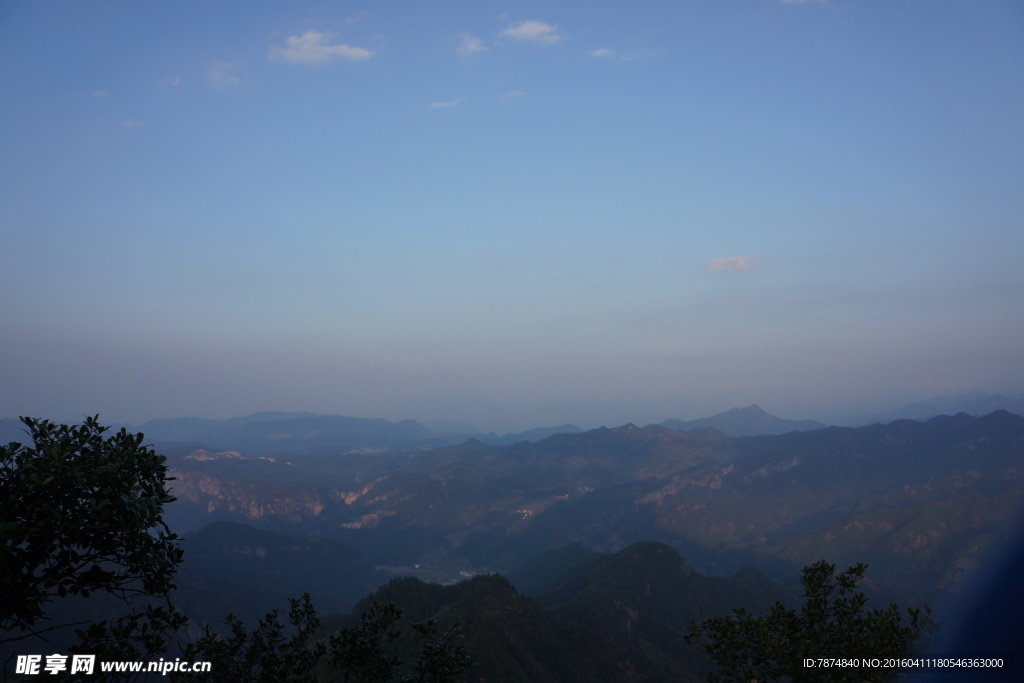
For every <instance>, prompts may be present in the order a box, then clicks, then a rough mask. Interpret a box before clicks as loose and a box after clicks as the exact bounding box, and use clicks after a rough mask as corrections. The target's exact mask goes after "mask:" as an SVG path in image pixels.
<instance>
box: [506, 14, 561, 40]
mask: <svg viewBox="0 0 1024 683" xmlns="http://www.w3.org/2000/svg"><path fill="white" fill-rule="evenodd" d="M557 30H558V26H554V25H552V24H545V23H544V22H543V21H535V20H533V19H527V20H526V21H520V22H519V23H518V24H513V25H512V26H509V27H508V28H507V29H505V30H504V31H502V32H501V35H503V36H507V37H509V38H512V39H513V40H518V41H519V42H521V43H540V44H543V45H550V44H551V43H557V42H558V41H559V40H561V39H562V36H561V35H559V34H558V33H557V32H556V31H557Z"/></svg>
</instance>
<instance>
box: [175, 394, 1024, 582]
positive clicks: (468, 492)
mask: <svg viewBox="0 0 1024 683" xmlns="http://www.w3.org/2000/svg"><path fill="white" fill-rule="evenodd" d="M170 463H171V466H172V473H173V475H174V476H175V477H176V481H174V482H173V484H172V491H173V492H174V494H175V495H176V496H177V497H178V499H179V501H178V502H177V503H175V504H174V505H172V506H171V508H169V510H168V512H167V517H168V519H169V521H170V522H171V524H172V526H173V527H174V528H177V529H179V530H182V531H187V530H189V529H198V528H199V527H200V526H202V525H204V524H207V523H209V522H211V521H215V520H225V521H235V522H242V523H246V524H252V525H256V526H259V527H262V528H265V529H268V530H273V531H275V532H277V533H284V534H289V535H296V534H297V535H307V536H319V537H322V538H329V539H333V540H338V541H342V542H344V543H346V544H347V545H349V546H351V547H353V548H355V549H358V550H359V551H360V552H361V553H362V555H363V557H365V559H366V561H367V562H368V563H369V564H371V565H373V566H375V567H378V568H380V569H381V570H382V571H385V572H390V573H391V574H393V575H404V574H411V575H415V576H419V577H421V578H424V579H429V580H433V581H451V580H457V579H459V578H461V577H463V576H465V575H466V574H471V573H474V572H475V573H486V572H492V571H501V572H506V571H511V570H512V569H514V568H516V567H519V566H521V565H523V564H524V563H526V562H528V561H529V560H531V559H533V558H535V557H537V556H538V555H540V554H542V553H544V552H545V551H547V550H551V549H555V548H558V547H561V546H564V545H566V544H569V543H578V544H579V545H581V546H583V547H584V548H587V549H590V550H593V551H597V552H604V553H607V552H617V551H618V550H621V549H622V548H624V547H626V546H627V545H629V544H631V543H634V542H639V541H659V542H663V543H666V544H668V545H670V546H671V547H673V548H675V549H676V550H677V551H679V552H680V553H681V554H682V555H683V556H684V557H686V558H687V561H688V562H689V563H690V564H691V565H693V566H694V567H696V568H697V569H698V570H700V571H703V572H705V573H711V574H729V573H733V572H735V571H738V570H739V569H741V568H742V567H744V566H747V565H753V566H756V567H758V568H759V569H761V570H762V571H764V572H766V573H767V574H768V575H770V576H773V577H775V578H778V579H782V580H787V579H791V578H792V577H793V576H795V575H796V574H797V573H798V570H799V567H800V566H802V565H804V564H808V563H810V562H814V561H816V560H818V559H821V558H823V557H824V558H826V559H829V560H830V561H833V562H838V563H849V564H853V563H856V562H866V563H869V564H871V565H872V567H874V568H875V570H876V572H875V574H874V576H875V579H874V582H875V588H876V589H877V590H878V591H879V592H882V593H888V594H891V595H900V596H905V597H909V596H913V597H918V598H921V599H926V600H934V599H935V598H937V597H940V596H941V595H943V594H945V593H946V592H947V591H948V590H950V589H951V588H952V587H953V586H955V585H956V584H957V583H958V582H959V581H960V579H961V578H962V577H963V576H964V575H965V573H967V572H969V570H970V569H971V567H973V566H975V565H976V564H977V563H978V562H979V561H980V559H981V558H983V557H984V556H985V553H986V552H987V550H989V549H991V548H995V547H998V545H999V543H1000V541H1001V539H1002V538H1004V537H1005V535H1006V534H1007V533H1009V526H1010V520H1011V519H1013V518H1014V515H1015V513H1016V510H1017V509H1018V507H1019V506H1020V501H1021V483H1022V482H1021V479H1022V477H1024V467H1022V465H1024V418H1022V417H1019V416H1016V415H1012V414H1010V413H1006V412H1004V411H997V412H995V413H992V414H989V415H987V416H984V417H981V418H975V417H972V416H969V415H966V414H960V415H956V416H944V417H937V418H933V419H931V420H929V421H927V422H915V421H909V420H904V421H897V422H894V423H890V424H888V425H872V426H867V427H861V428H846V427H829V428H825V429H818V430H813V431H807V432H789V433H786V434H782V435H768V436H753V437H728V436H726V435H724V434H722V433H721V432H719V431H716V430H713V429H694V430H689V431H675V430H671V429H668V428H666V427H663V426H660V425H649V426H646V427H642V428H641V427H637V426H634V425H624V426H622V427H617V428H614V429H607V428H601V429H596V430H591V431H587V432H581V433H574V434H556V435H553V436H550V437H548V438H546V439H542V440H540V441H538V442H535V443H528V442H519V443H515V444H512V445H508V446H493V445H488V444H484V443H480V442H478V441H473V440H470V441H467V442H464V443H462V444H457V445H453V446H445V447H442V448H437V449H433V450H428V451H414V452H405V453H377V454H367V453H347V454H335V455H325V454H305V455H302V456H298V455H295V456H288V457H281V458H278V457H270V456H261V457H250V456H244V455H242V454H240V453H237V452H209V451H194V452H192V453H190V454H187V455H185V454H176V455H173V456H171V458H170Z"/></svg>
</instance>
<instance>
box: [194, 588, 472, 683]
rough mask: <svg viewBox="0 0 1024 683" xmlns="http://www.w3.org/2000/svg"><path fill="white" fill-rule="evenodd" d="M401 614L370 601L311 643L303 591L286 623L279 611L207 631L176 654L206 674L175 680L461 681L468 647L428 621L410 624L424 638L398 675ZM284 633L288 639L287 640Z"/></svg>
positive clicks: (309, 610)
mask: <svg viewBox="0 0 1024 683" xmlns="http://www.w3.org/2000/svg"><path fill="white" fill-rule="evenodd" d="M401 618H402V610H400V609H398V608H396V607H395V606H394V605H393V604H387V605H382V604H380V603H378V602H374V603H373V604H372V605H371V607H370V609H369V610H367V611H366V612H364V613H363V614H362V615H361V617H360V624H359V626H351V627H344V628H342V629H340V630H339V631H337V632H335V633H333V634H331V635H330V637H329V638H328V639H327V642H328V644H325V643H324V642H323V640H317V639H315V637H314V636H315V633H316V631H317V629H318V627H319V626H320V618H319V616H318V614H317V611H316V609H315V608H314V607H313V605H312V603H311V601H310V597H309V594H308V593H306V594H304V595H303V596H302V598H301V599H294V598H293V599H292V600H291V609H290V611H289V623H288V625H287V626H286V625H285V624H283V623H282V622H281V619H280V614H279V612H278V611H277V610H272V611H271V612H268V613H267V615H266V617H265V618H263V619H261V620H260V622H259V625H258V626H257V627H256V628H255V629H254V630H252V631H251V632H250V631H247V630H246V628H245V626H244V625H243V624H242V622H241V621H239V620H238V619H237V618H235V617H234V616H232V615H228V617H227V618H226V619H225V620H224V623H225V625H226V626H227V627H228V629H229V633H227V634H224V635H221V634H218V633H217V632H216V631H215V630H214V629H212V628H210V627H206V628H205V629H204V631H203V635H202V637H201V638H200V639H199V640H197V641H196V642H194V643H190V644H188V645H186V646H185V647H184V648H183V649H182V656H183V658H184V659H187V660H193V661H195V660H203V661H209V662H211V664H212V666H211V669H212V671H211V673H203V674H192V675H189V674H181V675H179V676H178V680H192V679H195V680H203V681H208V682H210V681H212V682H213V683H220V682H221V681H224V682H232V683H233V682H234V681H242V680H244V681H256V682H257V683H276V682H278V681H296V682H299V681H312V680H340V681H343V682H344V683H391V682H394V681H402V682H403V683H455V682H456V681H461V680H464V678H465V673H466V671H467V670H468V669H469V667H470V666H471V661H470V657H469V654H468V652H467V651H466V648H465V647H464V646H462V645H461V644H460V643H459V642H458V641H459V640H461V638H462V633H461V631H460V630H459V629H458V627H457V626H456V627H453V628H451V629H448V630H447V631H445V632H444V633H438V631H437V628H436V624H435V623H434V622H433V621H426V622H422V623H415V624H412V625H411V627H412V630H413V631H414V632H415V633H416V634H417V635H418V636H419V637H420V639H421V641H422V645H421V650H420V657H419V659H418V660H417V661H416V663H415V667H414V669H413V675H412V676H405V677H403V676H402V675H401V672H402V667H403V664H404V662H403V661H402V659H401V658H399V657H397V656H395V655H394V654H391V652H392V650H393V648H392V647H391V646H392V645H393V644H394V643H395V641H397V640H398V639H399V638H400V637H401V636H402V633H401V632H400V631H399V630H398V629H397V628H396V627H395V625H396V624H397V622H398V621H399V620H401ZM286 631H287V632H290V633H291V635H290V636H288V635H286Z"/></svg>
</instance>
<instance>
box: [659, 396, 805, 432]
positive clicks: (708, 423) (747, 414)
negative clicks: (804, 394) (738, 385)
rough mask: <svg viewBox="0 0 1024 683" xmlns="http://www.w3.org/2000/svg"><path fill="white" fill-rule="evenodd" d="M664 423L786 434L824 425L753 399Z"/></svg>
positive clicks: (675, 426) (674, 426)
mask: <svg viewBox="0 0 1024 683" xmlns="http://www.w3.org/2000/svg"><path fill="white" fill-rule="evenodd" d="M661 426H662V427H668V428H669V429H676V430H688V429H704V428H707V427H710V428H712V429H717V430H718V431H720V432H724V433H725V434H727V435H729V436H763V435H767V434H785V433H786V432H806V431H810V430H812V429H821V428H823V427H825V425H824V424H822V423H821V422H815V421H814V420H785V419H783V418H781V417H776V416H774V415H772V414H771V413H768V412H765V411H764V410H763V409H762V408H761V406H759V405H757V404H756V403H751V404H750V405H749V406H747V407H746V408H730V409H729V410H726V411H725V412H724V413H718V414H717V415H713V416H712V417H705V418H703V419H700V420H690V421H684V420H665V421H664V422H662V423H661Z"/></svg>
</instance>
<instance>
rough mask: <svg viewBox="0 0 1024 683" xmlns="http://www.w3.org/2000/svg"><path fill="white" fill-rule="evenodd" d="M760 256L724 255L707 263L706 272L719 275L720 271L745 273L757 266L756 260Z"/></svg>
mask: <svg viewBox="0 0 1024 683" xmlns="http://www.w3.org/2000/svg"><path fill="white" fill-rule="evenodd" d="M760 258H761V257H760V256H724V257H722V258H716V259H715V260H713V261H711V263H709V264H708V268H707V270H708V272H709V273H715V274H716V275H720V274H722V273H745V272H747V271H748V270H755V269H756V268H757V260H758V259H760Z"/></svg>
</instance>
